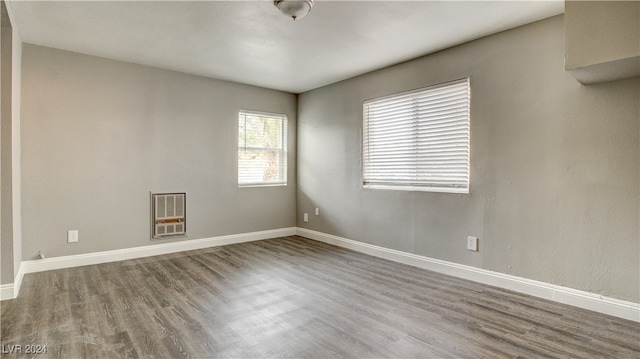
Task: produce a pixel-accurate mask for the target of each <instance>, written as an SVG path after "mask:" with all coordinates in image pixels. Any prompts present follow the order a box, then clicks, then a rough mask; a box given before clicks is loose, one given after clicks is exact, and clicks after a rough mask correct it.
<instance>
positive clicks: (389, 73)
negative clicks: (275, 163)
mask: <svg viewBox="0 0 640 359" xmlns="http://www.w3.org/2000/svg"><path fill="white" fill-rule="evenodd" d="M563 37H564V29H563V17H562V16H558V17H554V18H551V19H547V20H543V21H541V22H537V23H534V24H531V25H527V26H524V27H520V28H517V29H514V30H510V31H506V32H503V33H500V34H497V35H493V36H490V37H487V38H483V39H480V40H477V41H473V42H471V43H467V44H464V45H462V46H458V47H455V48H452V49H448V50H445V51H441V52H438V53H435V54H432V55H429V56H426V57H423V58H420V59H417V60H414V61H410V62H407V63H403V64H399V65H396V66H392V67H389V68H386V69H383V70H380V71H376V72H372V73H369V74H366V75H363V76H359V77H356V78H353V79H350V80H346V81H343V82H340V83H336V84H333V85H329V86H326V87H323V88H320V89H316V90H313V91H310V92H307V93H304V94H301V95H300V96H299V99H298V101H299V103H298V106H299V107H298V119H299V122H298V207H297V212H298V213H297V218H298V226H300V227H304V228H308V229H312V230H317V231H321V232H325V233H329V234H333V235H337V236H342V237H346V238H349V239H353V240H357V241H361V242H366V243H371V244H374V245H379V246H383V247H386V248H392V249H397V250H401V251H405V252H410V253H415V254H419V255H425V256H429V257H433V258H438V259H443V260H447V261H452V262H456V263H462V264H466V265H471V266H476V267H480V268H485V269H489V270H494V271H498V272H502V273H508V274H512V275H516V276H521V277H525V278H530V279H535V280H540V281H544V282H549V283H554V284H558V285H563V286H567V287H571V288H576V289H581V290H586V291H589V292H593V293H599V294H602V295H607V296H611V297H614V298H619V299H623V300H630V301H634V302H640V288H639V283H640V277H639V276H640V266H639V262H640V233H639V225H640V222H639V218H640V213H639V205H640V196H639V189H640V166H639V162H640V148H639V137H640V128H639V121H640V120H639V119H640V113H639V104H640V82H639V80H638V79H634V80H625V81H617V82H611V83H605V84H600V85H592V86H588V87H586V86H582V85H581V84H580V83H578V82H577V81H576V80H574V79H573V78H572V77H571V76H570V75H569V74H567V73H566V72H565V71H564V39H563ZM466 76H471V91H472V93H471V98H472V100H471V101H472V102H471V193H470V194H468V195H461V194H446V193H428V192H404V191H385V190H364V189H363V188H362V186H361V171H360V166H361V131H362V102H363V101H364V100H367V99H371V98H376V97H379V96H385V95H388V94H393V93H397V92H401V91H407V90H411V89H415V88H420V87H424V86H428V85H432V84H437V83H441V82H445V81H450V80H454V79H459V78H463V77H466ZM314 207H320V211H321V212H320V213H321V215H320V216H318V217H317V216H315V215H313V208H314ZM304 212H308V213H309V214H310V222H309V223H304V222H303V221H302V214H303V213H304ZM468 235H473V236H477V237H479V246H480V250H479V252H470V251H467V250H466V237H467V236H468Z"/></svg>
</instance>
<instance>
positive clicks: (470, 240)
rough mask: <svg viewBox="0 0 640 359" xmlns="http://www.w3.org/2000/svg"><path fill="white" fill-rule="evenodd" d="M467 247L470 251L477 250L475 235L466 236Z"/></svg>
mask: <svg viewBox="0 0 640 359" xmlns="http://www.w3.org/2000/svg"><path fill="white" fill-rule="evenodd" d="M467 249H468V250H470V251H475V252H477V251H478V238H477V237H471V236H469V237H467Z"/></svg>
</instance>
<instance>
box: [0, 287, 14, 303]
mask: <svg viewBox="0 0 640 359" xmlns="http://www.w3.org/2000/svg"><path fill="white" fill-rule="evenodd" d="M13 292H14V289H13V283H8V284H2V285H0V300H7V299H13V298H15V297H14V295H13V294H14V293H13Z"/></svg>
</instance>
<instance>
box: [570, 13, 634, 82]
mask: <svg viewBox="0 0 640 359" xmlns="http://www.w3.org/2000/svg"><path fill="white" fill-rule="evenodd" d="M564 19H565V20H564V21H565V69H566V70H567V71H569V72H570V73H571V74H572V75H573V76H574V77H575V78H576V79H578V80H579V81H580V82H582V83H585V84H590V83H599V82H606V81H613V80H620V79H625V78H632V77H634V76H640V2H638V1H566V2H565V14H564Z"/></svg>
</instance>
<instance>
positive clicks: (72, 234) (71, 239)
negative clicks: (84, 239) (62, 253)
mask: <svg viewBox="0 0 640 359" xmlns="http://www.w3.org/2000/svg"><path fill="white" fill-rule="evenodd" d="M77 241H78V230H77V229H74V230H72V231H69V232H67V243H75V242H77Z"/></svg>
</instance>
